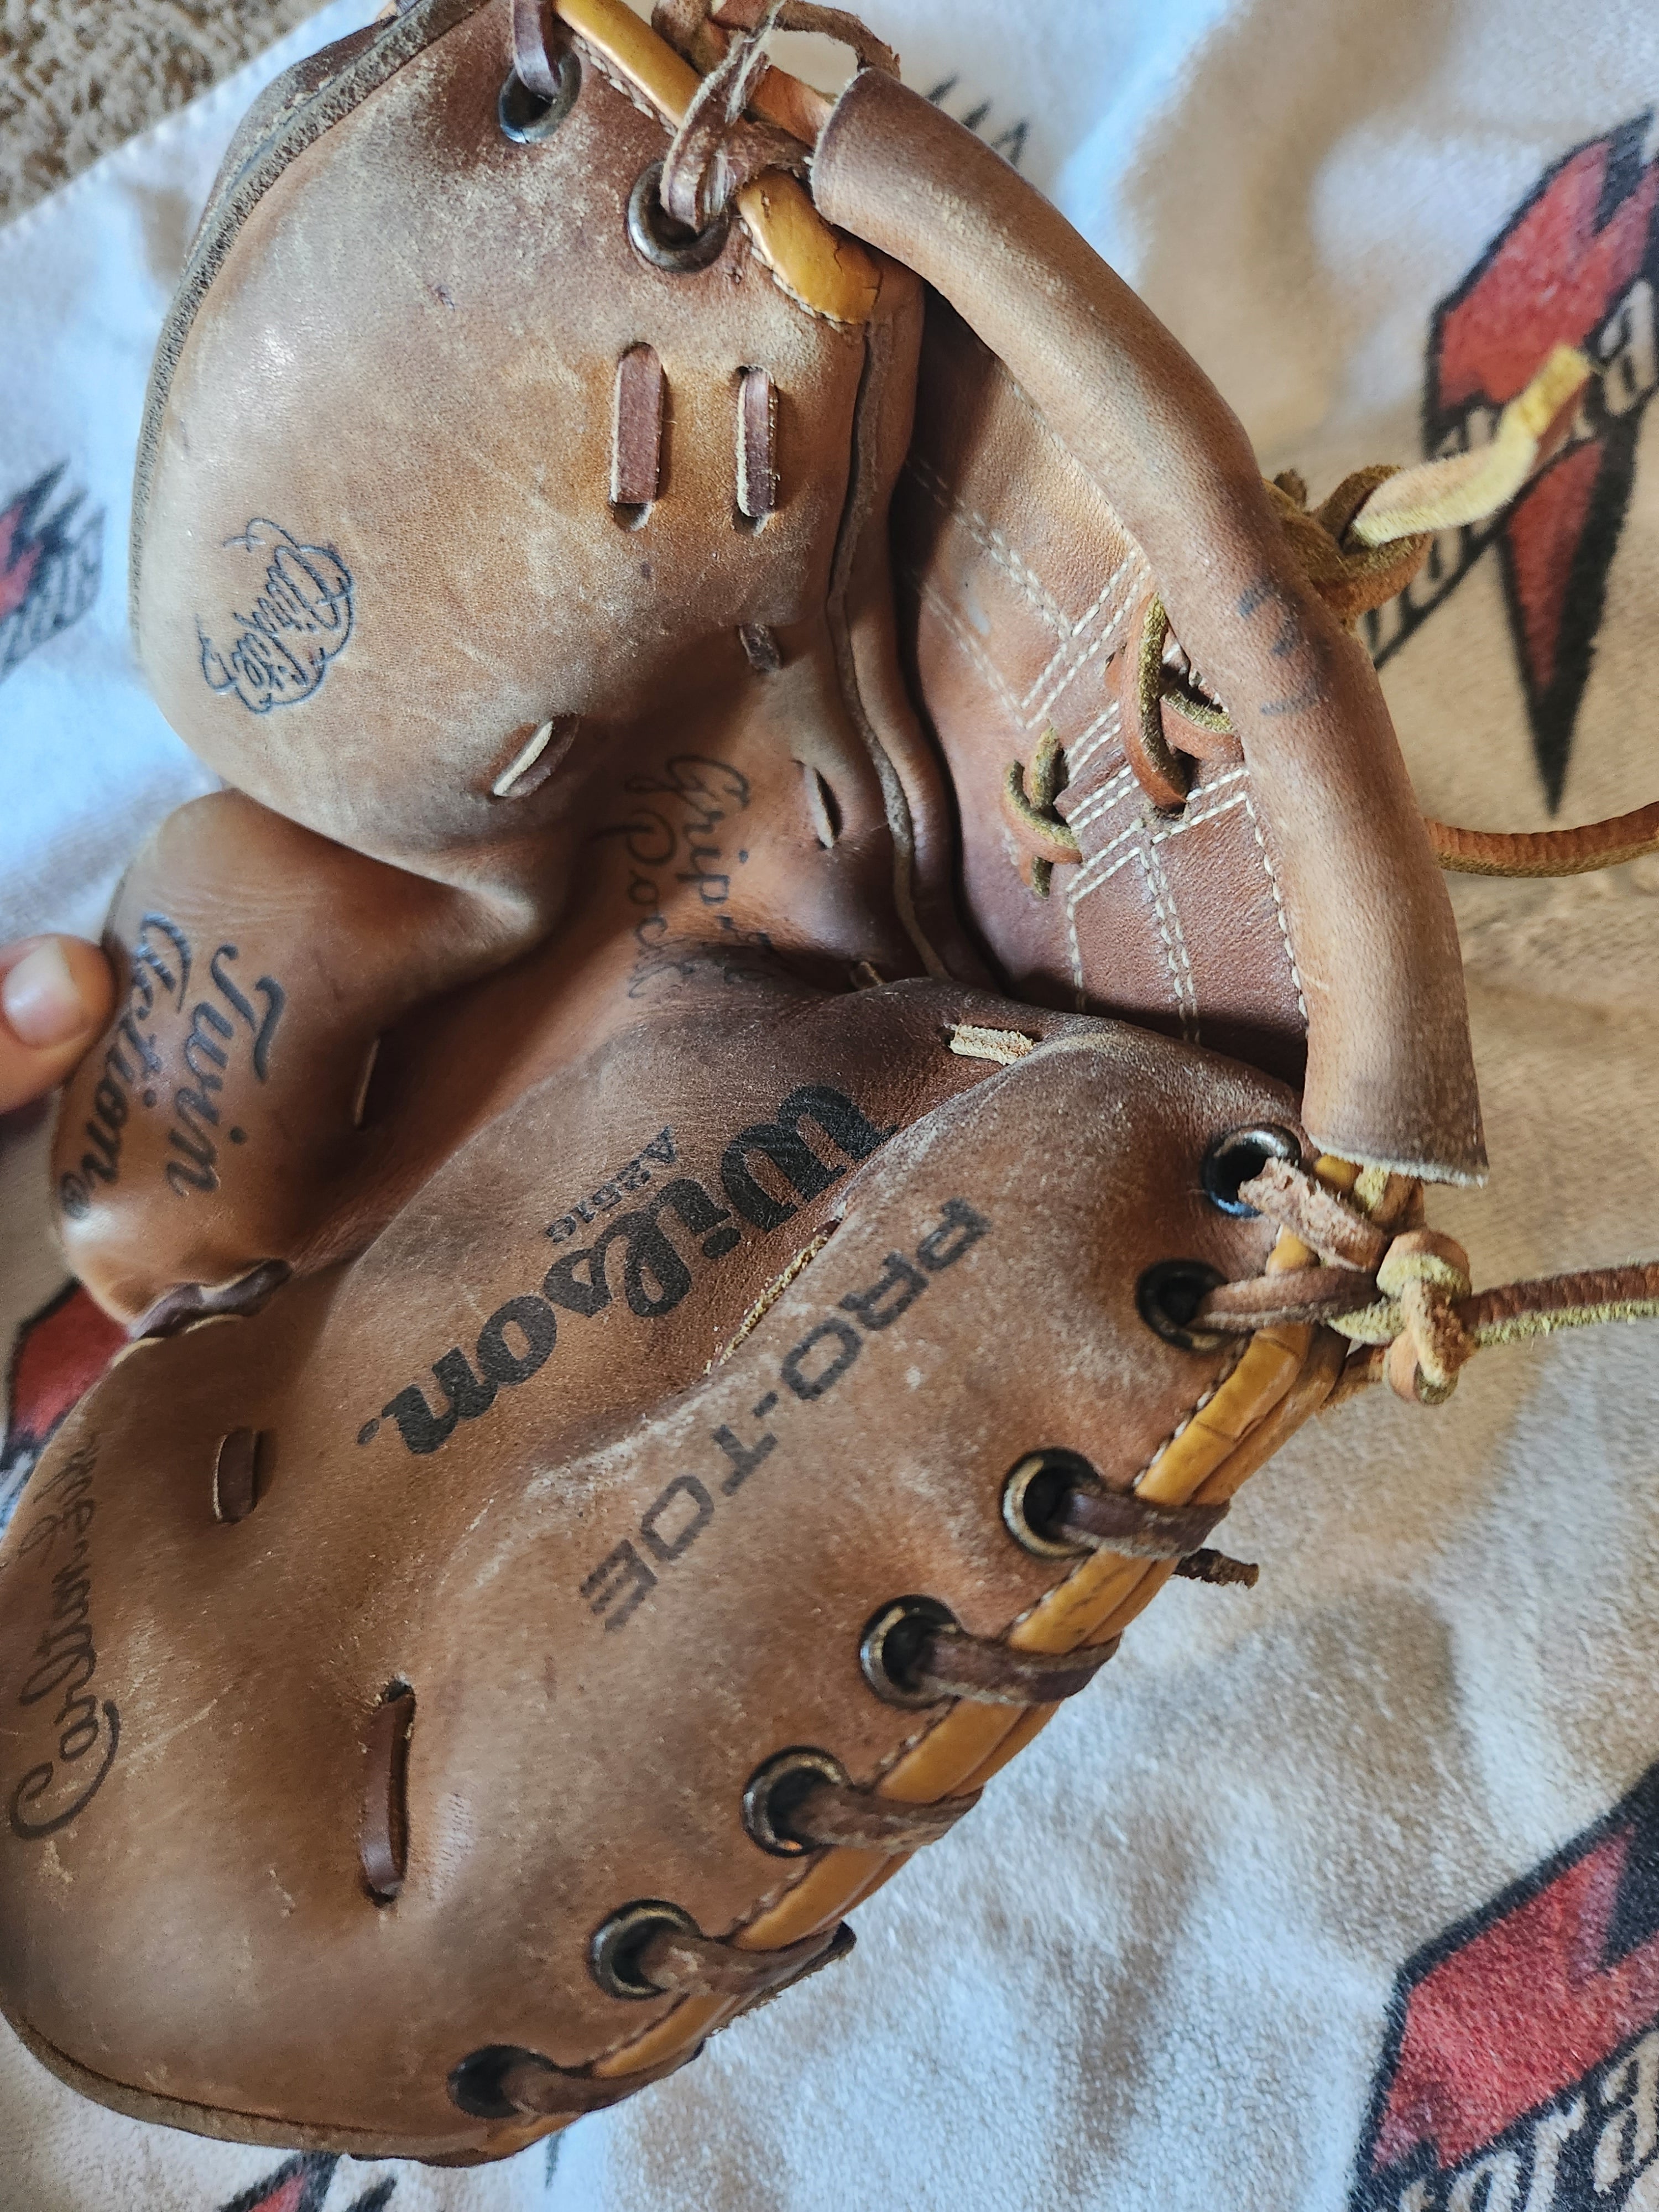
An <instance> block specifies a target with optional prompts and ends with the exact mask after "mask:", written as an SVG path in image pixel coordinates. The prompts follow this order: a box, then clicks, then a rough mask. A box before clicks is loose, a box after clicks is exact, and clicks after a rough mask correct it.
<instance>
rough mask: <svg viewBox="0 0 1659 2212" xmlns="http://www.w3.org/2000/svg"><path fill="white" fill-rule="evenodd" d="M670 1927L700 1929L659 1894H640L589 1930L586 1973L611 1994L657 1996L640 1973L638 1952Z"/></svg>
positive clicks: (685, 1931) (682, 1931)
mask: <svg viewBox="0 0 1659 2212" xmlns="http://www.w3.org/2000/svg"><path fill="white" fill-rule="evenodd" d="M663 1928H671V1929H673V1930H674V1932H675V1934H676V1935H678V1936H698V1935H701V1934H702V1929H700V1928H699V1927H698V1926H697V1923H696V1921H695V1920H694V1919H693V1918H692V1917H691V1915H690V1913H689V1912H686V1911H683V1910H682V1909H681V1907H680V1906H679V1905H670V1904H668V1903H667V1902H666V1901H665V1899H662V1898H660V1897H642V1898H639V1899H635V1902H634V1903H633V1904H632V1905H623V1907H622V1909H621V1911H617V1912H613V1913H612V1914H611V1917H610V1918H609V1919H608V1920H606V1921H605V1922H603V1923H601V1925H600V1926H599V1927H598V1928H596V1929H594V1931H593V1936H592V1942H590V1943H589V1944H588V1947H587V1966H588V1972H590V1973H591V1974H592V1977H593V1978H594V1980H595V1981H596V1982H597V1983H598V1984H599V1987H600V1988H601V1989H602V1990H604V1991H605V1995H606V1996H612V1997H632V1998H635V1999H638V1998H643V1997H659V1996H663V1995H664V1994H665V1992H664V1991H663V1990H659V1989H658V1988H657V1986H656V1985H655V1984H654V1983H652V1982H647V1980H646V1979H645V1978H644V1977H643V1976H642V1975H641V1973H640V1972H639V1968H638V1965H637V1961H638V1959H639V1954H640V1953H641V1951H642V1950H643V1949H644V1948H645V1947H646V1945H647V1943H648V1942H650V1940H651V1938H652V1937H653V1936H654V1935H656V1934H657V1932H658V1930H659V1929H663Z"/></svg>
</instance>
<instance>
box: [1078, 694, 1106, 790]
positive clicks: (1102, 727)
mask: <svg viewBox="0 0 1659 2212" xmlns="http://www.w3.org/2000/svg"><path fill="white" fill-rule="evenodd" d="M1117 725H1118V704H1117V701H1116V700H1115V699H1114V700H1113V701H1112V702H1110V704H1109V706H1107V707H1106V708H1105V709H1104V710H1103V712H1102V713H1100V714H1097V715H1096V716H1095V719H1094V720H1093V721H1092V722H1091V723H1089V724H1088V726H1086V727H1085V730H1084V731H1083V732H1082V734H1081V736H1079V738H1078V739H1077V742H1076V743H1075V744H1069V745H1067V746H1066V769H1067V772H1068V774H1069V775H1070V777H1071V780H1072V781H1073V783H1075V782H1076V781H1077V780H1078V778H1079V776H1080V775H1082V774H1083V771H1084V770H1085V769H1086V768H1087V767H1088V765H1089V763H1090V762H1091V760H1092V759H1093V758H1094V757H1095V755H1096V754H1097V752H1098V751H1099V750H1100V749H1101V747H1102V746H1103V745H1104V744H1108V743H1109V741H1110V740H1111V739H1112V738H1115V736H1116V735H1117ZM1113 780H1114V781H1115V780H1116V779H1115V778H1114V779H1113Z"/></svg>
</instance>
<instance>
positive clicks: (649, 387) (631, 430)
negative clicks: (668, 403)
mask: <svg viewBox="0 0 1659 2212" xmlns="http://www.w3.org/2000/svg"><path fill="white" fill-rule="evenodd" d="M663 401H664V388H663V374H662V363H661V362H659V360H658V358H657V355H656V349H655V348H654V347H653V346H648V345H636V346H630V347H629V349H628V351H627V352H626V353H625V354H624V355H623V357H622V359H621V360H620V361H619V362H617V382H616V389H615V393H614V398H613V406H612V411H611V513H613V514H614V515H615V516H616V518H617V521H618V522H619V523H620V524H621V525H622V526H623V529H624V530H637V529H639V528H640V526H641V524H642V523H643V522H644V521H645V520H646V517H647V515H648V514H649V513H650V511H651V506H652V502H653V501H654V500H655V498H656V496H657V493H658V490H659V487H660V483H661V477H662V419H663Z"/></svg>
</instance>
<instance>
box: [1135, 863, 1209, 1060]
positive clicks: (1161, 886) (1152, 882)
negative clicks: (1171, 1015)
mask: <svg viewBox="0 0 1659 2212" xmlns="http://www.w3.org/2000/svg"><path fill="white" fill-rule="evenodd" d="M1140 865H1141V867H1142V869H1143V870H1144V872H1145V873H1146V888H1147V890H1149V891H1150V892H1151V893H1152V912H1153V914H1154V915H1156V916H1157V918H1158V935H1159V936H1160V937H1161V938H1162V939H1164V957H1165V959H1166V960H1167V962H1168V963H1169V969H1170V982H1171V983H1172V984H1173V985H1174V987H1175V999H1176V1013H1177V1014H1179V1015H1180V1017H1181V1035H1182V1042H1184V1043H1187V1044H1196V1043H1197V1042H1198V998H1197V994H1196V993H1195V992H1194V989H1193V964H1192V962H1191V960H1190V959H1189V958H1188V953H1187V936H1186V933H1185V931H1184V930H1183V929H1182V927H1181V915H1180V913H1179V911H1178V910H1177V908H1176V902H1175V892H1174V891H1173V890H1172V889H1171V888H1170V878H1168V876H1167V875H1165V873H1164V864H1163V862H1162V861H1161V860H1159V859H1158V840H1157V839H1156V838H1154V837H1149V838H1148V839H1147V840H1146V845H1145V847H1144V848H1142V851H1141V854H1140Z"/></svg>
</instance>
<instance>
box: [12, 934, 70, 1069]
mask: <svg viewBox="0 0 1659 2212" xmlns="http://www.w3.org/2000/svg"><path fill="white" fill-rule="evenodd" d="M0 1011H3V1012H4V1014H5V1017H6V1019H7V1021H8V1022H9V1024H10V1025H11V1027H12V1029H13V1030H14V1031H15V1034H16V1036H17V1037H18V1038H19V1040H20V1041H21V1042H22V1043H24V1044H26V1045H30V1046H32V1047H33V1049H34V1050H35V1051H36V1052H44V1051H46V1049H47V1048H49V1047H51V1046H52V1045H58V1044H68V1043H69V1042H70V1040H71V1039H72V1038H75V1037H77V1036H80V1035H81V1034H82V1031H83V1030H87V1029H89V1028H90V1027H91V1023H90V1020H89V1019H88V1013H87V1009H86V1007H85V1006H84V1005H83V1004H82V999H81V994H80V992H79V991H78V990H76V987H75V978H74V976H73V975H70V964H69V962H68V961H67V960H65V959H64V948H63V946H62V945H59V944H58V940H57V939H56V938H51V937H49V938H48V939H46V943H45V944H44V945H36V946H35V948H34V950H33V952H30V953H28V954H27V955H26V956H25V957H23V958H22V959H21V960H20V961H19V962H18V963H17V965H16V966H15V968H14V969H11V971H10V972H9V975H7V976H6V977H5V979H4V980H3V981H0Z"/></svg>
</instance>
